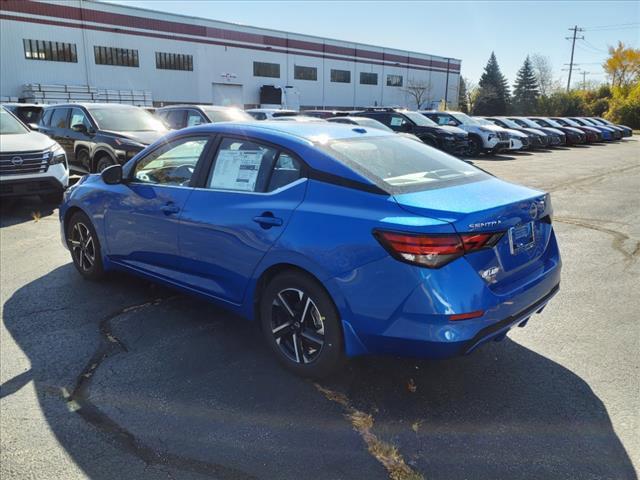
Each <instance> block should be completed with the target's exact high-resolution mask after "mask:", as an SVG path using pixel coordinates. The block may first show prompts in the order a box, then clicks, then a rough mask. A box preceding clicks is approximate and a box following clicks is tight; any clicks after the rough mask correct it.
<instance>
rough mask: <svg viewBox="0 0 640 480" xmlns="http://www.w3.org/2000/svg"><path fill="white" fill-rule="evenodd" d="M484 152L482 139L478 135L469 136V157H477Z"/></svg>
mask: <svg viewBox="0 0 640 480" xmlns="http://www.w3.org/2000/svg"><path fill="white" fill-rule="evenodd" d="M480 152H482V140H480V139H479V138H477V137H471V138H469V148H468V149H467V155H468V156H469V157H477V156H478V155H480Z"/></svg>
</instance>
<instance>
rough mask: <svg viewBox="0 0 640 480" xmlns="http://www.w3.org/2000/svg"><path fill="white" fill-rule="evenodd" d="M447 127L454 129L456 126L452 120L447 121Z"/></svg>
mask: <svg viewBox="0 0 640 480" xmlns="http://www.w3.org/2000/svg"><path fill="white" fill-rule="evenodd" d="M447 125H449V126H450V127H456V126H457V125H458V124H457V123H456V122H454V121H453V120H449V123H448V124H447Z"/></svg>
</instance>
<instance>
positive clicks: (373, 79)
mask: <svg viewBox="0 0 640 480" xmlns="http://www.w3.org/2000/svg"><path fill="white" fill-rule="evenodd" d="M377 84H378V74H377V73H369V72H360V85H377Z"/></svg>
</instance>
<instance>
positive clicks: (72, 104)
mask: <svg viewBox="0 0 640 480" xmlns="http://www.w3.org/2000/svg"><path fill="white" fill-rule="evenodd" d="M69 107H84V108H92V107H99V108H114V109H115V108H140V109H144V108H143V107H138V106H137V105H130V104H128V103H94V102H70V103H55V104H51V105H47V106H46V108H69Z"/></svg>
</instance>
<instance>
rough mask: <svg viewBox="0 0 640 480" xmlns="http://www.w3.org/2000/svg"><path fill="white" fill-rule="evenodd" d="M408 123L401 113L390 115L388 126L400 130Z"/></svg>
mask: <svg viewBox="0 0 640 480" xmlns="http://www.w3.org/2000/svg"><path fill="white" fill-rule="evenodd" d="M407 125H409V122H408V121H407V120H406V119H405V118H404V117H403V116H402V115H390V118H389V126H390V127H391V128H393V129H394V130H402V129H404V128H406V127H407Z"/></svg>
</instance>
